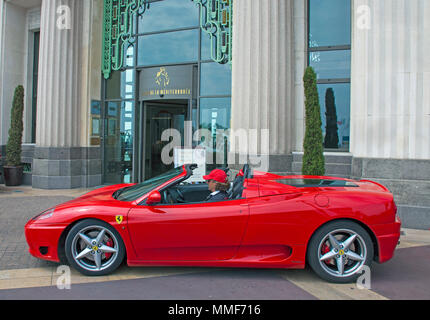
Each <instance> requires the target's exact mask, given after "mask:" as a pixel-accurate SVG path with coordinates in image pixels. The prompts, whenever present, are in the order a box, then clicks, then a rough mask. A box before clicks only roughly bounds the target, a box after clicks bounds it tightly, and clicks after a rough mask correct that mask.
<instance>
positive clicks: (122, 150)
mask: <svg viewBox="0 0 430 320" xmlns="http://www.w3.org/2000/svg"><path fill="white" fill-rule="evenodd" d="M106 108H107V110H106V122H105V123H106V129H105V140H106V141H105V149H104V152H105V182H107V183H129V182H132V176H133V175H132V174H133V171H132V160H133V114H134V103H133V101H122V102H113V101H109V102H106Z"/></svg>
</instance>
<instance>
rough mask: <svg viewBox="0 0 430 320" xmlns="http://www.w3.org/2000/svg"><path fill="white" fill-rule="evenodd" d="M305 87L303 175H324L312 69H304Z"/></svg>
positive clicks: (318, 110) (315, 77)
mask: <svg viewBox="0 0 430 320" xmlns="http://www.w3.org/2000/svg"><path fill="white" fill-rule="evenodd" d="M303 82H304V86H305V98H306V100H305V107H306V132H305V140H304V142H303V149H304V155H303V166H302V174H303V175H319V176H322V175H324V174H325V167H324V165H325V163H324V154H323V152H324V148H323V135H322V129H321V126H322V122H321V110H320V103H319V97H318V89H317V76H316V74H315V71H314V69H313V68H312V67H308V68H307V69H306V72H305V75H304V77H303Z"/></svg>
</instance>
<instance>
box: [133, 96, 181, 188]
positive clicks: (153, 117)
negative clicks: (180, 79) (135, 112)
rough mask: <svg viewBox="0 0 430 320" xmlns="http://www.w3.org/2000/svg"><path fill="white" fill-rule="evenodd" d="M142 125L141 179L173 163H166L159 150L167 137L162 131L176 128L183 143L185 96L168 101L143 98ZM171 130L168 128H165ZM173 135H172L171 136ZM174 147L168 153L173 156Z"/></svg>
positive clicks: (164, 170) (162, 171) (169, 167)
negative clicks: (144, 100)
mask: <svg viewBox="0 0 430 320" xmlns="http://www.w3.org/2000/svg"><path fill="white" fill-rule="evenodd" d="M142 104H143V110H142V113H143V117H142V118H143V119H144V120H143V121H141V123H140V124H141V126H142V122H143V127H142V130H141V137H142V139H141V143H140V144H141V146H140V150H141V152H139V153H140V156H139V158H140V167H141V170H139V171H140V172H141V173H140V179H139V180H140V181H143V180H147V179H150V178H152V177H155V176H157V175H160V174H162V173H164V172H166V171H168V170H170V169H172V168H173V167H174V164H173V163H171V164H168V163H165V161H163V160H162V157H161V153H162V151H163V148H164V147H166V145H168V144H169V143H170V142H171V140H170V141H163V140H162V134H163V132H165V131H166V130H177V131H178V132H179V133H180V135H181V145H182V146H183V145H184V134H185V121H186V120H187V118H188V105H189V101H188V100H182V101H181V100H180V101H175V102H173V101H172V102H169V101H168V100H165V101H163V102H143V103H142ZM167 133H169V136H170V133H171V132H167ZM171 139H172V138H171ZM172 152H173V150H171V153H170V156H171V157H173V154H172Z"/></svg>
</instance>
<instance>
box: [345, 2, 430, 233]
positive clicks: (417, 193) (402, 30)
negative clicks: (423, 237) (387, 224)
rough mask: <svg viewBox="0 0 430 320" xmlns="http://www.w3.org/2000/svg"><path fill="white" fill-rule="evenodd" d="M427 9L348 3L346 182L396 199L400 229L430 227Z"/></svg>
mask: <svg viewBox="0 0 430 320" xmlns="http://www.w3.org/2000/svg"><path fill="white" fill-rule="evenodd" d="M429 15H430V2H429V1H427V0H414V1H410V0H396V1H392V0H378V1H373V0H354V1H353V16H354V20H353V24H352V25H353V35H352V70H351V152H352V153H353V157H354V158H353V166H352V171H353V172H352V175H353V177H358V178H368V179H371V180H375V181H378V182H381V183H382V184H384V185H385V186H387V187H388V188H389V189H390V191H392V192H393V193H394V195H395V199H396V203H397V205H398V208H399V213H400V215H401V218H403V222H404V225H405V226H406V227H411V228H416V227H417V228H422V227H424V228H429V227H430V222H429V221H430V199H429V197H428V192H429V190H430V169H429V168H430V160H429V159H430V143H429V137H430V129H429V128H430V90H429V88H430V56H429V55H428V52H429V50H430V42H429V41H428V34H429V33H430V20H429V19H428V17H429Z"/></svg>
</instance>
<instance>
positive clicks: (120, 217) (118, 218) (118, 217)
mask: <svg viewBox="0 0 430 320" xmlns="http://www.w3.org/2000/svg"><path fill="white" fill-rule="evenodd" d="M115 220H116V222H118V224H121V223H122V220H124V217H123V216H116V217H115Z"/></svg>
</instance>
